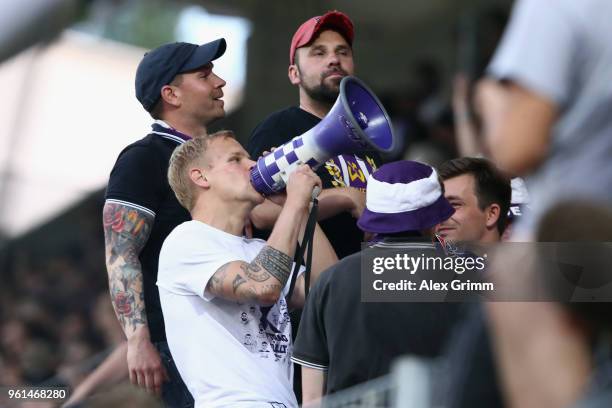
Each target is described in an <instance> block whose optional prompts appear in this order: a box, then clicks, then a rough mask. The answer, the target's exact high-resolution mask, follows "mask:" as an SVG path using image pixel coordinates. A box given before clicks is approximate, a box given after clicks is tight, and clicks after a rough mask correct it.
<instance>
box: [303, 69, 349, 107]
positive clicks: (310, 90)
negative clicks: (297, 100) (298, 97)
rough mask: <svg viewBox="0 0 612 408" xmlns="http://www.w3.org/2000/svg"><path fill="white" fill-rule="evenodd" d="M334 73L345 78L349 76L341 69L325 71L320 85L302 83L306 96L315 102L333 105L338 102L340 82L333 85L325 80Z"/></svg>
mask: <svg viewBox="0 0 612 408" xmlns="http://www.w3.org/2000/svg"><path fill="white" fill-rule="evenodd" d="M334 73H339V74H341V75H342V76H343V77H345V76H347V75H348V73H346V72H345V71H344V70H341V69H332V70H329V71H325V72H323V73H322V74H321V78H320V80H319V83H318V84H316V85H314V86H310V85H307V84H306V83H302V88H303V89H304V92H306V94H307V95H308V96H309V97H310V98H312V99H313V100H315V101H318V102H322V103H325V104H328V105H333V104H334V103H335V102H336V99H338V94H339V93H340V81H338V82H337V83H336V81H333V83H332V84H329V83H326V82H325V79H326V78H327V77H328V76H330V75H331V74H334Z"/></svg>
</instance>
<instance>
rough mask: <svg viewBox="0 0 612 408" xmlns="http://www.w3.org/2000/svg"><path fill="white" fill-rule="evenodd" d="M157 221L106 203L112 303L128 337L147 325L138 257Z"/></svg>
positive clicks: (121, 206)
mask: <svg viewBox="0 0 612 408" xmlns="http://www.w3.org/2000/svg"><path fill="white" fill-rule="evenodd" d="M153 221H154V217H153V216H151V215H149V214H147V213H145V212H143V211H139V210H136V209H134V208H132V207H128V206H124V205H121V204H115V203H106V204H105V205H104V210H103V225H104V238H105V250H106V267H107V270H108V283H109V289H110V295H111V300H112V302H113V307H114V308H115V313H116V314H117V318H118V319H119V322H120V323H121V326H122V327H123V329H124V331H125V332H126V334H129V333H131V332H132V331H133V330H135V329H136V328H137V327H138V326H139V325H142V324H146V323H147V318H146V313H145V304H144V290H143V281H142V267H141V265H140V261H139V259H138V256H139V254H140V251H141V250H142V248H143V247H144V246H145V244H146V242H147V240H148V239H149V234H150V233H151V227H152V225H153Z"/></svg>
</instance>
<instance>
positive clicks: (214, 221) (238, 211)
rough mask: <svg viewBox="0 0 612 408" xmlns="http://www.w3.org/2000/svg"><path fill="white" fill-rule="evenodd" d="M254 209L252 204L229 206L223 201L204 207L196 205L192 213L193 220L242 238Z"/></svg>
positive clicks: (216, 201) (213, 202)
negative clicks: (245, 225)
mask: <svg viewBox="0 0 612 408" xmlns="http://www.w3.org/2000/svg"><path fill="white" fill-rule="evenodd" d="M252 208H253V206H252V205H251V204H250V203H233V204H228V203H227V202H221V200H215V201H213V200H209V202H206V203H204V204H202V205H198V204H196V206H195V207H194V208H193V210H192V211H191V218H193V219H194V220H196V221H200V222H203V223H205V224H207V225H210V226H211V227H214V228H217V229H219V230H221V231H224V232H227V233H228V234H232V235H236V236H242V235H244V234H243V231H244V223H245V220H246V219H247V217H248V215H249V214H250V212H251V210H252Z"/></svg>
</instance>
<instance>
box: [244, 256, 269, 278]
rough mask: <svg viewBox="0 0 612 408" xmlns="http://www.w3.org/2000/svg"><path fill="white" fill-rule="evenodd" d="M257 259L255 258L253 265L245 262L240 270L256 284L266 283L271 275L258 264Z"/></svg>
mask: <svg viewBox="0 0 612 408" xmlns="http://www.w3.org/2000/svg"><path fill="white" fill-rule="evenodd" d="M256 261H257V258H255V259H254V260H253V261H252V262H251V263H246V262H243V263H242V264H240V269H242V270H243V271H244V273H245V274H246V276H247V278H249V279H252V280H254V281H255V282H265V281H266V280H268V279H270V274H269V273H268V272H266V271H265V270H264V269H262V268H261V266H259V265H257V263H256Z"/></svg>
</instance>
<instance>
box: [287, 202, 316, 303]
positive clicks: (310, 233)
mask: <svg viewBox="0 0 612 408" xmlns="http://www.w3.org/2000/svg"><path fill="white" fill-rule="evenodd" d="M318 210H319V200H317V199H316V198H313V200H312V207H311V208H310V214H309V215H308V221H307V222H306V228H305V229H304V237H303V238H302V244H301V245H300V244H299V243H298V245H297V249H296V251H295V256H294V258H293V262H294V264H293V271H292V273H291V283H290V284H289V291H288V292H287V296H286V297H285V299H286V301H287V303H289V300H290V299H291V296H292V295H293V290H294V289H295V282H296V279H297V276H298V272H299V270H300V266H301V265H302V261H303V260H304V251H305V249H306V247H307V246H308V253H307V254H306V265H305V270H304V299H306V298H307V297H308V292H309V289H310V267H311V265H312V246H313V245H312V241H313V239H314V230H315V225H316V223H317V212H318Z"/></svg>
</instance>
